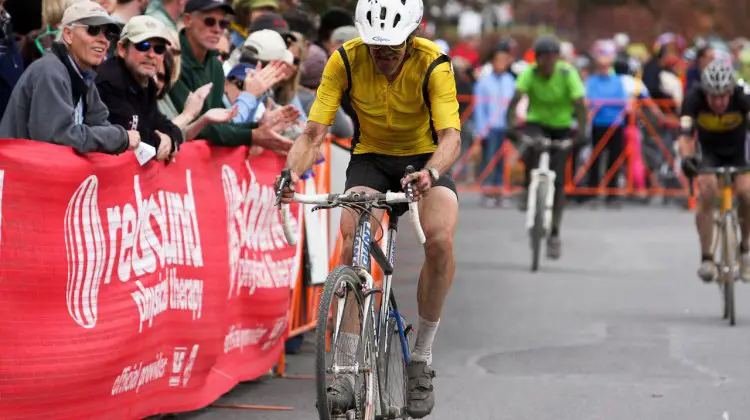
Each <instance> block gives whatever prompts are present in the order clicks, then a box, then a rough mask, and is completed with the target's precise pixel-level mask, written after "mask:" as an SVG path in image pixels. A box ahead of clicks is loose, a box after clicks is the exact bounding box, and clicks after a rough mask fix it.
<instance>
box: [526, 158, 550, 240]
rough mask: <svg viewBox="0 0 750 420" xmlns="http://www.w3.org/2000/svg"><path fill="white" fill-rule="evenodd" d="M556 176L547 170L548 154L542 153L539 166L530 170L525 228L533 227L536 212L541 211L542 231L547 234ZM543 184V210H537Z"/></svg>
mask: <svg viewBox="0 0 750 420" xmlns="http://www.w3.org/2000/svg"><path fill="white" fill-rule="evenodd" d="M556 176H557V174H556V173H555V172H553V171H550V169H549V152H547V151H544V152H542V153H541V155H540V156H539V165H538V166H537V168H535V169H532V170H531V182H530V183H529V197H528V203H527V209H528V211H527V212H526V228H527V229H529V230H531V229H533V227H534V218H535V216H536V212H537V211H543V212H544V214H543V218H542V220H543V226H544V231H545V232H549V231H550V227H551V225H552V207H553V205H554V203H555V177H556ZM542 182H544V183H545V185H546V186H547V196H546V197H544V209H540V210H537V208H536V202H537V200H536V198H537V192H538V190H539V185H540V184H541V183H542Z"/></svg>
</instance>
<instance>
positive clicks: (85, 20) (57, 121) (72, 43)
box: [0, 1, 140, 154]
mask: <svg viewBox="0 0 750 420" xmlns="http://www.w3.org/2000/svg"><path fill="white" fill-rule="evenodd" d="M61 26H62V33H61V37H62V41H63V42H62V43H55V44H53V46H52V53H51V54H48V55H45V56H44V57H43V58H41V59H39V60H37V61H35V62H34V63H32V64H31V65H30V66H29V68H28V69H27V70H26V72H25V73H24V74H23V75H22V76H21V79H20V80H19V81H18V83H17V84H16V87H15V88H14V89H13V93H12V94H11V98H10V102H9V103H8V108H7V109H6V112H5V115H4V116H3V119H2V121H1V122H0V138H16V139H29V140H38V141H42V142H46V143H55V144H61V145H65V146H70V147H73V148H74V149H75V150H76V151H78V152H79V153H87V152H103V153H110V154H119V153H122V152H125V151H126V150H128V149H134V148H136V147H137V146H138V144H139V143H140V135H139V134H138V131H126V130H125V129H124V128H123V127H120V126H118V125H112V124H110V123H109V122H108V121H107V117H108V115H109V111H108V110H107V107H106V106H105V105H104V103H103V102H102V100H101V98H100V97H99V92H98V91H97V90H96V86H95V85H94V83H93V81H94V72H93V68H94V67H95V66H98V65H99V64H101V63H102V62H103V61H104V59H105V58H106V54H107V50H108V48H109V44H110V41H111V40H112V39H116V38H117V35H118V26H117V25H116V24H115V22H114V20H112V18H111V17H110V16H109V14H108V13H107V11H106V10H104V8H102V6H100V5H99V4H97V3H95V2H93V1H82V2H77V3H74V4H72V5H71V6H70V7H68V8H67V9H66V10H65V13H64V14H63V19H62V25H61Z"/></svg>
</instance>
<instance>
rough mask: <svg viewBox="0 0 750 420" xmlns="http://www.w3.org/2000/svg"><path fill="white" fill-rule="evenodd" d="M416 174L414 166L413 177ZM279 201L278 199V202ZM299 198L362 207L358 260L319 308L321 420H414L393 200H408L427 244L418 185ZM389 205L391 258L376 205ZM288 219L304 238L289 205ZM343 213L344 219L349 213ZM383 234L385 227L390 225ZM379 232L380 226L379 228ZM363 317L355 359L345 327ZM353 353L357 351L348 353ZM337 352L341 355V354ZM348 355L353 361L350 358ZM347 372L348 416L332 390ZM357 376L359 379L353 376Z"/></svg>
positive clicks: (352, 329) (335, 275)
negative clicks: (375, 274) (373, 269)
mask: <svg viewBox="0 0 750 420" xmlns="http://www.w3.org/2000/svg"><path fill="white" fill-rule="evenodd" d="M412 172H414V168H413V167H411V166H408V167H407V168H406V174H407V175H408V174H410V173H412ZM281 178H282V179H281V183H280V185H279V190H278V191H277V197H280V193H281V190H283V189H284V187H285V186H287V185H289V183H290V182H291V175H290V172H289V170H288V169H285V170H284V171H283V172H282V176H281ZM278 200H279V199H277V203H278V202H279V201H278ZM294 201H296V202H298V203H302V204H316V205H317V206H316V207H314V208H313V211H315V210H318V209H331V208H335V207H339V206H341V207H347V208H349V209H356V210H359V215H358V219H357V224H356V226H357V228H356V230H355V233H354V241H353V244H354V252H353V258H352V264H351V265H340V266H338V267H336V268H335V269H334V270H333V271H332V272H331V273H330V274H329V275H328V278H327V279H326V281H325V285H324V286H323V294H322V296H321V299H320V306H319V308H318V324H317V329H316V341H317V342H316V344H315V345H316V348H315V385H316V393H317V408H318V415H319V416H320V420H331V419H337V418H340V419H347V420H354V419H357V420H385V419H397V418H408V417H407V415H406V410H405V407H406V401H407V380H408V378H407V373H406V365H407V364H408V363H409V340H408V337H409V332H410V331H411V326H410V325H406V321H405V319H404V318H403V317H402V316H401V314H400V313H399V310H398V305H397V303H396V297H395V295H394V294H393V289H392V284H391V278H392V275H393V268H394V257H395V253H396V230H397V229H396V228H397V226H398V217H399V212H396V211H394V210H393V208H392V207H391V206H390V205H391V204H399V203H408V204H409V215H410V220H411V225H412V227H413V228H414V230H415V232H416V234H417V236H418V239H419V242H420V243H421V244H423V245H424V242H425V236H424V232H423V231H422V226H421V224H420V222H419V211H418V209H417V202H416V201H415V200H414V192H413V186H412V185H409V186H407V188H406V192H401V193H396V192H387V193H376V194H366V193H363V192H349V193H347V194H318V195H302V194H296V193H295V194H294ZM376 208H379V209H385V210H386V212H387V213H388V216H389V220H390V222H389V226H388V240H387V242H388V248H387V255H386V254H385V253H383V250H382V249H381V248H380V246H379V245H378V241H377V240H375V239H374V238H373V236H374V235H373V234H372V233H373V232H372V229H371V222H370V218H371V216H372V210H373V209H376ZM281 216H282V221H283V225H284V236H285V237H286V240H287V242H288V243H289V244H290V245H295V244H296V243H297V239H296V237H295V234H294V232H293V231H292V229H291V225H290V210H289V205H288V204H282V205H281ZM342 217H344V215H343V213H342ZM380 231H381V232H385V231H384V229H383V227H382V225H381V226H380ZM376 232H377V231H376ZM370 256H372V257H374V259H375V262H376V263H377V264H378V265H379V266H380V268H381V269H382V270H383V282H382V284H381V286H380V287H377V286H376V285H375V281H374V280H373V278H372V276H371V275H370V262H371V259H370ZM376 294H380V295H381V299H380V302H379V303H376V302H373V299H372V298H373V296H375V295H376ZM378 305H379V306H378ZM348 315H351V316H355V317H356V319H353V320H350V321H349V322H347V323H346V325H345V329H346V330H348V333H350V334H352V333H353V334H357V335H359V337H360V339H359V344H358V345H357V349H356V352H355V353H356V354H355V357H354V359H355V360H351V353H353V352H352V351H351V350H350V351H349V352H348V353H344V352H342V353H339V352H337V347H338V346H337V345H338V344H344V345H345V343H347V342H349V343H350V341H348V340H346V338H345V337H342V336H341V334H342V333H347V331H341V329H342V321H343V318H344V317H345V316H348ZM346 354H349V356H348V357H347V356H346ZM334 355H336V357H334ZM347 359H348V360H347ZM340 375H353V377H354V379H355V381H354V382H355V383H354V395H355V401H356V402H355V408H354V409H352V410H348V411H347V412H344V413H334V414H331V404H330V403H329V401H328V396H327V392H326V390H327V388H328V386H329V384H330V383H331V382H332V380H333V379H336V378H337V377H339V376H340ZM350 377H351V376H350Z"/></svg>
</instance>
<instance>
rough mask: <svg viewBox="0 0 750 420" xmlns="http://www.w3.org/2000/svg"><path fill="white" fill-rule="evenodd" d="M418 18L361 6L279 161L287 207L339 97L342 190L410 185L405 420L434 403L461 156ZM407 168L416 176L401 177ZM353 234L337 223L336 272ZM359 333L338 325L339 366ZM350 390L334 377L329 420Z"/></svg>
mask: <svg viewBox="0 0 750 420" xmlns="http://www.w3.org/2000/svg"><path fill="white" fill-rule="evenodd" d="M422 11H423V4H422V0H359V2H358V4H357V8H356V11H355V18H356V22H355V26H356V27H357V31H358V32H359V35H360V37H359V38H355V39H353V40H351V41H349V42H347V43H345V44H344V45H343V46H341V47H340V48H339V49H338V50H336V51H335V52H334V54H333V55H332V56H331V57H330V58H329V60H328V63H327V64H326V67H325V70H324V72H323V77H322V81H321V84H320V86H319V87H318V90H317V93H316V99H315V102H314V103H313V106H312V109H311V111H310V115H309V117H308V124H307V127H306V129H305V132H304V134H302V135H301V136H300V137H299V138H297V140H296V141H295V143H294V146H293V147H292V150H291V151H290V152H289V156H288V158H287V162H286V167H287V168H289V169H290V170H291V173H292V187H291V188H286V189H285V191H284V193H283V197H282V200H283V201H284V202H290V200H291V198H292V193H293V191H294V187H293V186H294V185H296V183H297V182H298V181H299V175H300V174H302V173H304V172H305V171H307V170H308V169H309V168H310V167H311V166H312V165H313V164H314V163H315V161H316V159H317V158H318V153H319V148H320V146H321V144H322V143H323V141H324V139H325V137H326V134H328V129H329V126H330V125H331V124H332V123H333V121H334V118H335V116H336V112H337V111H338V109H339V107H340V106H341V105H342V101H343V100H344V99H345V98H348V100H349V103H350V105H351V108H352V110H353V112H354V116H355V118H356V123H355V127H356V128H355V134H354V139H353V141H352V156H351V159H350V161H349V167H348V168H347V171H346V175H347V176H346V178H347V179H346V190H347V191H364V192H367V193H373V192H386V191H388V190H390V191H400V190H402V189H403V188H404V186H405V185H406V184H407V183H414V184H415V189H416V191H417V194H416V195H417V197H418V198H419V200H420V207H419V210H420V218H421V223H422V228H423V229H424V232H425V236H426V238H427V242H426V243H425V245H424V251H425V263H424V265H423V267H422V271H421V275H420V278H419V286H418V291H417V301H418V308H419V326H418V327H417V338H416V342H415V346H414V349H413V351H412V353H411V360H410V361H409V364H408V366H407V367H406V370H407V374H408V389H407V392H408V401H407V406H406V411H407V413H408V414H409V415H410V416H411V417H413V418H422V417H425V416H427V415H428V414H430V412H431V411H432V409H433V406H434V404H435V399H434V394H433V384H432V380H433V377H434V376H435V371H434V370H433V369H432V367H431V365H432V343H433V340H434V338H435V334H436V332H437V328H438V324H439V321H440V314H441V312H442V309H443V304H444V303H445V299H446V296H447V295H448V291H449V289H450V286H451V283H452V282H453V276H454V272H455V262H454V253H453V236H454V232H455V227H456V220H457V218H458V196H457V193H456V186H455V183H454V181H453V179H452V177H451V175H450V173H449V170H450V168H451V166H452V165H453V163H454V161H455V160H456V158H457V157H458V155H459V152H460V150H461V140H460V127H461V121H460V118H459V114H458V100H457V99H456V82H455V78H454V77H453V72H452V70H451V63H450V59H449V58H448V56H447V55H445V54H443V53H442V51H441V50H440V48H439V47H438V46H437V45H436V44H435V43H433V42H432V41H429V40H427V39H424V38H420V37H417V36H415V33H416V31H417V30H418V29H419V23H420V22H421V20H422ZM409 165H412V166H414V167H415V168H416V169H417V170H418V171H417V172H415V173H412V174H410V175H409V176H407V177H406V178H403V176H404V170H405V168H406V167H407V166H409ZM279 180H280V177H279V178H278V179H277V185H278V182H279ZM354 229H355V226H354V218H352V217H347V216H346V215H344V216H343V217H342V218H341V233H342V236H343V238H344V244H343V247H342V251H341V263H342V264H350V263H351V258H352V237H353V235H354ZM355 310H356V309H355ZM347 315H353V316H352V318H354V319H357V318H356V315H354V314H345V316H344V319H351V318H350V317H349V316H347ZM358 328H359V326H358V325H356V322H354V323H353V322H351V321H349V322H347V321H344V323H343V325H342V330H341V331H342V333H341V339H342V341H343V343H341V344H342V346H343V348H342V347H338V346H337V350H336V355H335V356H334V357H335V358H336V359H337V360H340V361H342V362H341V363H342V364H353V363H349V362H352V361H353V360H354V359H355V356H356V350H357V347H358V345H359V334H358ZM347 361H348V362H347ZM354 382H355V381H354V377H353V376H351V375H341V376H339V377H338V378H337V379H336V380H335V381H334V382H333V383H332V385H331V386H330V387H329V388H328V401H329V403H330V406H331V411H332V412H333V413H334V414H339V413H344V412H346V411H347V410H349V409H351V408H353V406H354V403H355V392H358V390H356V389H355V387H354Z"/></svg>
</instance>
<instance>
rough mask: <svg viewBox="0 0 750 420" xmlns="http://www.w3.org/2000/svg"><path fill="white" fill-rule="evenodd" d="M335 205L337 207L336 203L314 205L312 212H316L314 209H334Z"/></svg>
mask: <svg viewBox="0 0 750 420" xmlns="http://www.w3.org/2000/svg"><path fill="white" fill-rule="evenodd" d="M334 207H336V205H335V204H321V205H318V206H315V207H313V208H312V209H311V210H310V212H314V211H316V210H324V209H332V208H334Z"/></svg>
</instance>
